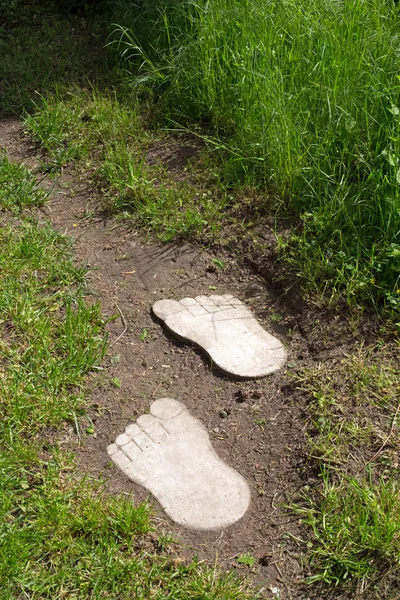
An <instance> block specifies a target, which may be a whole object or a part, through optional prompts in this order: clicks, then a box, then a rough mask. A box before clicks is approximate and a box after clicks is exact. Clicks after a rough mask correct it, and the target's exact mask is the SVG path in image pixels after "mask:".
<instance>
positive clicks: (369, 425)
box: [292, 343, 400, 598]
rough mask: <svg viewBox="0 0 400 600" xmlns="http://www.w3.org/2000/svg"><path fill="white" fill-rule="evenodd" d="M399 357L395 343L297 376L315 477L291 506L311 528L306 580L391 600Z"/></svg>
mask: <svg viewBox="0 0 400 600" xmlns="http://www.w3.org/2000/svg"><path fill="white" fill-rule="evenodd" d="M397 355H398V344H397V345H396V344H393V346H389V347H386V345H385V344H384V343H381V344H379V345H377V346H375V347H371V348H368V349H361V350H360V351H359V352H358V353H355V354H353V355H352V356H349V357H347V358H344V359H342V360H341V361H337V362H336V363H334V364H332V363H329V362H327V363H325V364H322V365H318V366H316V367H313V368H309V369H303V370H302V371H301V372H299V373H298V374H297V379H298V383H299V384H300V385H301V387H302V389H303V390H304V391H305V392H306V393H307V395H308V397H309V407H308V414H309V423H308V428H307V430H308V435H309V462H310V466H311V467H312V471H313V472H314V474H315V472H317V473H318V475H319V479H320V482H319V483H317V484H315V483H313V484H312V485H311V484H310V485H307V486H305V487H304V489H303V491H302V493H301V494H300V497H299V498H297V500H296V503H295V505H294V506H293V507H292V508H293V510H294V511H295V512H296V513H297V514H300V515H301V517H302V520H303V523H304V525H305V526H306V527H307V528H308V529H307V530H306V531H305V535H306V536H308V537H307V540H308V553H309V562H310V567H309V570H310V572H311V575H310V577H309V578H308V582H309V583H318V582H323V583H326V584H330V585H333V584H334V585H340V586H342V588H341V589H343V587H344V586H346V585H347V586H349V588H350V589H351V590H352V593H354V590H355V589H357V590H358V592H359V593H360V594H361V593H362V594H364V595H363V596H362V597H363V598H375V597H379V598H390V597H391V596H390V593H393V594H394V593H395V590H397V583H398V580H399V575H400V545H399V540H400V520H399V516H398V515H399V506H400V487H399V483H398V477H399V464H398V452H399V435H398V434H399V423H400V419H399V397H398V390H399V386H400V370H399V365H398V361H397ZM389 590H391V592H390V591H389ZM367 592H368V594H369V593H371V595H368V594H367Z"/></svg>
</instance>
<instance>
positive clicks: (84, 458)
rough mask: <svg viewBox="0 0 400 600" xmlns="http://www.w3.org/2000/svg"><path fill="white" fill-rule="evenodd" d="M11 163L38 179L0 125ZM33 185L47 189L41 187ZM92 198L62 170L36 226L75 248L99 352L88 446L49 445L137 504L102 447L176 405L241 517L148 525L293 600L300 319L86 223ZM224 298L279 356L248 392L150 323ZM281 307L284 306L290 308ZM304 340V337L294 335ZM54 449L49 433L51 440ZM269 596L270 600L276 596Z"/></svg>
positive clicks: (242, 278) (73, 441) (205, 258)
mask: <svg viewBox="0 0 400 600" xmlns="http://www.w3.org/2000/svg"><path fill="white" fill-rule="evenodd" d="M1 146H3V147H4V148H5V150H6V151H7V153H8V156H9V157H10V158H11V159H14V160H18V161H22V162H24V164H25V165H27V166H28V167H30V168H33V169H39V167H40V164H39V161H38V159H37V156H36V154H37V150H36V149H35V147H34V146H32V145H31V144H30V142H29V141H27V140H26V139H25V138H24V137H23V135H22V130H21V125H20V123H18V122H17V121H14V120H4V121H3V122H0V147H1ZM42 185H44V186H46V187H49V186H51V185H53V182H51V181H50V180H49V179H47V178H45V179H44V180H43V182H42ZM97 206H98V202H97V199H96V194H95V193H94V192H93V190H92V189H91V188H90V186H88V185H87V184H86V183H85V182H82V181H79V180H77V179H76V178H75V177H74V175H73V173H71V172H69V171H68V170H66V171H65V172H64V174H63V175H62V176H60V177H58V179H57V181H56V184H55V186H54V189H53V192H52V194H51V197H50V199H49V202H48V205H47V206H46V207H45V209H44V211H43V212H40V213H39V218H40V219H42V220H43V221H44V220H50V221H51V223H52V225H53V226H54V227H55V228H57V229H58V230H60V231H62V232H66V233H68V235H70V236H71V237H72V238H74V239H75V251H76V259H77V260H78V261H80V262H84V263H86V264H87V265H89V266H90V268H91V269H92V271H91V272H90V275H89V279H88V285H89V289H88V292H89V294H90V299H96V300H98V301H100V302H101V304H102V307H103V313H104V315H105V316H106V317H111V316H113V315H114V316H116V319H115V320H113V321H111V322H110V323H109V324H108V325H107V329H108V331H109V334H110V340H111V347H110V350H109V352H108V355H107V357H106V360H105V362H104V364H103V367H104V370H103V371H101V372H99V374H96V375H93V380H92V385H93V392H92V401H91V407H90V410H89V413H88V414H89V417H90V419H91V420H92V422H93V424H94V426H95V433H94V435H89V434H87V432H86V431H85V428H86V425H85V424H83V426H82V427H81V430H80V432H79V435H78V433H77V431H76V429H75V428H74V427H72V426H71V427H70V426H67V425H66V426H65V430H64V432H63V435H62V439H61V443H62V444H64V445H67V446H69V447H70V448H71V449H73V451H74V452H75V453H76V456H77V460H78V464H79V465H80V467H81V469H82V470H83V471H85V472H87V473H88V474H90V475H91V476H92V477H94V478H99V479H101V480H104V485H105V489H106V490H107V493H118V494H132V495H133V496H134V497H135V501H137V502H138V501H141V500H143V499H145V498H147V497H148V494H147V493H146V491H145V490H144V489H142V488H140V487H138V486H136V485H134V484H133V483H132V482H131V481H130V480H129V479H127V478H126V477H125V476H124V475H123V474H122V473H120V472H119V471H118V470H117V469H116V468H115V467H114V466H112V464H111V463H110V459H109V457H108V455H107V452H106V448H107V445H108V444H109V443H111V442H113V441H114V439H115V437H116V436H117V435H118V434H119V433H122V432H123V431H124V428H125V427H126V425H127V424H128V423H130V422H132V421H134V420H135V419H136V417H137V416H138V415H140V414H143V413H144V412H147V411H148V409H149V406H150V404H151V402H152V401H153V400H154V399H156V398H162V397H165V396H169V397H172V398H176V399H178V400H180V401H182V402H184V403H185V404H186V405H187V407H188V408H189V410H190V411H191V413H192V414H194V415H195V416H196V417H198V418H199V419H200V420H201V421H202V422H203V423H204V425H205V426H206V428H207V430H208V431H209V433H210V436H211V439H212V442H213V445H214V447H215V449H216V451H217V452H218V454H219V455H220V456H221V457H222V458H223V459H225V460H226V461H227V462H228V463H229V464H230V465H231V466H232V467H234V468H235V469H237V470H238V471H239V472H240V473H241V474H242V475H243V476H244V477H245V478H246V480H247V481H248V483H249V485H250V487H251V492H252V504H251V508H250V510H249V511H248V513H247V514H246V515H245V517H244V518H243V519H242V520H241V521H240V522H239V523H237V524H236V525H233V526H231V527H229V528H228V529H226V530H224V531H222V532H213V533H201V532H191V531H188V530H185V529H184V528H182V527H179V526H176V525H175V524H174V523H172V522H171V521H169V519H168V518H167V517H166V516H165V515H164V513H163V512H162V510H161V509H160V507H159V505H158V504H157V503H156V502H155V501H152V500H151V502H152V504H153V505H154V511H155V515H156V518H157V519H158V520H160V521H161V522H162V524H163V527H164V529H165V531H172V533H173V535H174V537H175V538H176V539H177V540H178V541H179V542H181V544H182V545H183V549H182V552H183V553H188V554H189V553H190V554H191V555H193V553H197V554H198V555H199V557H200V558H201V559H206V560H207V561H208V562H209V563H211V564H218V565H220V566H222V567H227V568H229V567H231V566H235V567H237V568H241V569H242V570H243V572H245V573H248V572H249V570H248V569H247V568H246V567H240V565H238V563H237V556H238V555H240V554H244V553H247V554H251V555H252V556H254V557H255V558H256V564H255V566H254V568H253V569H252V572H253V573H254V575H255V579H256V581H257V582H258V583H260V584H261V585H262V586H263V587H264V589H265V597H266V598H272V597H275V598H276V597H280V598H281V599H282V600H284V599H289V598H302V597H305V596H303V595H302V593H301V592H300V590H299V589H297V586H296V581H299V579H300V578H301V576H304V573H302V568H301V556H300V555H299V554H298V550H297V545H296V543H295V541H294V540H293V538H292V537H291V536H290V535H288V534H293V535H295V536H298V535H301V534H300V533H299V531H298V523H297V520H296V518H294V517H293V516H291V515H289V514H288V513H287V512H286V511H285V509H284V508H283V506H282V505H283V504H284V503H285V502H290V500H291V497H292V495H293V493H294V492H295V491H296V490H297V489H298V488H299V487H300V486H301V485H302V480H301V463H302V461H303V460H304V448H305V443H304V442H305V440H304V431H303V428H304V421H303V419H302V407H303V405H302V403H303V402H304V399H302V396H301V395H300V394H299V393H298V392H297V391H296V389H295V386H294V385H293V380H292V378H291V376H290V371H291V369H292V368H295V367H296V365H298V364H300V363H304V361H307V360H312V359H313V360H315V358H317V357H318V356H319V357H320V356H321V354H320V352H323V351H326V344H325V346H324V345H323V344H322V346H321V345H320V347H319V352H318V355H317V354H316V355H315V356H314V357H313V358H312V357H311V356H310V342H307V341H306V339H305V338H304V335H301V334H300V332H299V329H300V328H299V326H298V323H299V318H300V315H299V314H296V312H294V310H293V308H292V310H291V311H290V310H289V308H288V305H287V304H285V301H284V300H283V299H279V296H278V295H277V292H276V290H275V289H273V288H272V287H271V288H270V289H268V287H266V284H265V282H263V281H262V280H261V279H259V278H258V277H257V276H255V275H254V274H252V273H251V272H250V271H249V270H247V269H246V268H244V267H243V266H241V265H239V264H238V262H237V261H236V260H234V259H232V258H229V257H226V256H224V257H222V258H223V261H224V263H225V265H226V268H225V270H224V271H223V272H222V273H220V272H218V271H217V270H216V269H215V267H214V266H213V263H212V258H213V255H212V254H210V253H209V252H207V251H205V250H202V249H200V248H197V247H194V246H191V245H189V244H186V245H182V246H174V245H168V246H166V245H164V246H160V245H157V244H150V243H146V241H145V240H144V239H143V237H141V235H140V234H139V233H138V232H137V231H135V230H130V229H129V228H128V227H126V226H122V225H118V224H117V223H116V222H113V221H104V219H103V218H102V216H101V215H100V214H99V213H98V212H97ZM210 293H216V294H223V293H232V294H234V295H236V296H237V297H239V298H240V299H242V300H245V301H246V302H247V303H248V306H249V307H251V308H252V309H253V310H254V313H255V315H256V316H257V318H258V319H259V320H260V321H261V323H263V324H264V326H265V327H266V329H267V330H269V331H271V333H275V334H276V335H277V336H278V337H279V338H280V339H281V340H282V341H283V342H284V344H285V346H286V348H287V351H288V355H289V358H288V366H287V367H286V368H284V369H283V371H281V372H280V373H278V374H275V375H272V376H269V377H267V378H265V379H263V380H259V381H247V382H243V381H232V380H229V379H228V378H226V377H223V376H221V375H219V374H218V372H214V371H212V370H211V368H210V365H209V362H208V361H207V359H206V358H204V357H203V355H202V354H201V353H200V352H198V351H197V350H196V349H193V348H191V347H189V346H186V345H183V344H181V343H179V342H177V341H176V340H175V339H173V338H170V337H169V336H168V335H166V333H165V332H164V331H163V329H162V328H161V326H160V325H159V324H158V323H157V322H155V321H154V320H153V318H152V316H151V312H150V309H151V306H152V304H153V303H154V302H155V301H156V300H159V299H161V298H176V299H179V298H182V297H184V296H187V295H189V296H190V295H198V294H210ZM291 304H292V305H293V302H292V303H291ZM303 334H304V329H303ZM57 436H58V439H59V434H57ZM277 590H278V591H279V596H278V595H277V594H278V591H277Z"/></svg>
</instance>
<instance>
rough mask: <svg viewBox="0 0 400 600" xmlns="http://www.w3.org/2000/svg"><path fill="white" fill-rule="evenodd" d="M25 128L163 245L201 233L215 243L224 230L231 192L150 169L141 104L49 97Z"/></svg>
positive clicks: (51, 161)
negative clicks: (208, 188) (210, 189)
mask: <svg viewBox="0 0 400 600" xmlns="http://www.w3.org/2000/svg"><path fill="white" fill-rule="evenodd" d="M25 125H26V128H27V131H28V132H29V133H30V135H31V136H32V137H33V138H34V139H35V140H37V141H38V142H39V143H40V144H41V146H42V147H44V148H45V149H46V151H47V153H48V156H47V160H46V164H47V168H49V169H52V170H56V171H57V170H59V169H62V168H63V167H65V166H66V165H68V164H74V165H75V166H76V167H77V168H84V169H86V170H89V171H91V172H92V174H93V175H94V177H95V179H96V181H97V184H98V186H99V187H100V189H101V190H102V191H103V194H104V204H103V207H104V208H105V209H106V210H108V211H111V212H112V213H116V214H122V215H124V216H125V217H126V218H129V219H131V220H132V219H135V220H136V221H137V222H139V223H140V225H141V226H142V227H143V228H144V229H146V230H148V231H151V232H152V233H156V234H157V235H158V236H159V238H160V239H162V240H163V241H169V240H172V239H176V238H187V237H190V236H191V235H193V234H197V235H198V236H200V235H202V236H205V235H208V237H209V238H213V237H214V236H215V235H216V234H217V233H218V231H219V230H220V228H221V224H222V223H221V221H222V219H221V213H223V211H224V209H225V207H226V206H227V204H228V202H229V199H228V196H227V194H226V193H224V192H223V191H221V190H218V191H217V190H216V191H215V193H212V194H209V193H206V192H205V191H204V187H203V185H204V184H203V185H198V186H195V185H193V184H191V183H189V182H187V181H184V180H174V178H173V177H172V176H171V175H169V174H168V173H167V172H166V171H165V169H164V168H163V167H162V166H160V165H150V164H148V163H147V162H146V159H145V153H146V149H147V148H148V147H149V145H151V142H152V141H153V138H152V135H151V133H150V132H146V131H145V130H143V122H142V119H141V118H140V114H139V106H138V105H137V104H136V103H135V102H134V101H132V100H129V101H127V100H126V98H123V97H122V98H118V97H116V96H115V95H113V94H107V93H105V92H95V91H92V92H91V93H87V92H82V91H78V90H77V91H76V93H71V94H70V95H69V97H68V99H63V98H60V97H58V96H57V95H56V96H54V97H52V98H50V99H45V98H43V99H42V101H41V104H40V109H39V110H38V111H37V112H36V113H34V114H32V115H30V116H28V117H27V119H26V121H25Z"/></svg>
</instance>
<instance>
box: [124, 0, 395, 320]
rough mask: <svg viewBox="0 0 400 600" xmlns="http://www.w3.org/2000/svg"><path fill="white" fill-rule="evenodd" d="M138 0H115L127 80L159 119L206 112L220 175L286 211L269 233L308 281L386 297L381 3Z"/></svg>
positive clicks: (390, 286)
mask: <svg viewBox="0 0 400 600" xmlns="http://www.w3.org/2000/svg"><path fill="white" fill-rule="evenodd" d="M150 4H151V5H150ZM150 4H149V3H143V4H142V5H141V6H140V7H137V3H132V2H129V1H127V0H119V1H118V2H116V3H115V5H116V13H115V21H116V22H117V23H118V24H119V26H118V27H116V28H114V34H113V39H114V40H115V43H116V44H117V45H118V46H119V49H120V53H121V56H122V58H123V59H124V60H126V61H128V63H129V64H130V65H131V70H132V72H133V77H132V81H133V82H135V83H136V84H137V85H141V86H145V87H147V88H150V89H152V90H153V93H154V94H155V95H156V98H157V100H158V101H159V102H162V103H163V104H162V105H163V108H164V110H165V111H166V115H167V118H169V119H170V120H173V121H174V122H179V123H181V124H187V123H188V121H189V122H190V121H191V120H193V119H196V120H202V121H204V120H206V121H208V122H210V123H211V124H212V125H213V127H214V130H215V131H216V133H217V134H218V135H219V136H222V137H223V138H224V139H225V140H226V141H225V144H224V145H225V147H227V148H229V153H228V157H227V160H226V163H225V164H226V172H227V176H228V177H229V179H230V180H231V181H240V180H243V177H250V178H252V179H253V180H255V181H257V182H258V183H259V184H260V185H263V186H266V187H267V189H268V190H269V191H270V196H274V197H275V198H279V200H280V202H282V203H283V204H284V206H285V207H286V209H288V210H289V211H293V212H294V213H296V214H298V215H300V217H301V227H300V228H299V231H298V233H297V234H296V235H293V236H292V238H291V240H290V243H289V244H284V245H283V246H282V247H283V249H284V250H285V253H286V256H289V257H290V260H291V262H292V264H294V265H295V267H296V268H297V270H298V272H299V274H300V275H301V276H302V277H303V278H304V280H305V281H306V285H307V286H308V288H311V289H319V290H321V289H323V290H325V291H326V292H327V293H328V295H332V296H333V297H335V296H337V294H339V293H343V292H344V293H345V295H346V298H347V301H348V302H349V303H359V304H362V303H363V302H365V301H366V300H367V299H368V300H369V301H372V302H373V303H375V304H376V303H378V302H380V301H382V300H383V301H384V302H385V303H386V304H387V305H388V306H390V307H392V308H393V309H394V310H395V311H397V310H399V309H400V283H399V273H400V262H399V261H400V234H399V230H400V216H399V214H400V213H399V211H400V200H399V189H400V187H399V182H400V146H399V140H400V135H399V133H400V132H399V126H400V85H399V83H400V82H399V77H400V76H399V73H400V55H399V53H398V45H399V16H398V14H397V8H396V6H395V4H394V3H393V2H392V1H391V0H387V1H383V0H350V1H349V2H340V1H336V0H323V1H320V0H318V1H317V0H302V1H301V2H297V1H295V0H283V1H279V2H278V1H275V0H270V1H268V2H265V1H264V0H251V1H250V0H238V1H236V2H231V1H228V0H213V2H205V1H201V0H200V1H198V2H191V1H184V2H178V3H172V2H168V1H167V2H159V3H157V2H156V3H150ZM144 23H146V26H144ZM132 65H133V66H132ZM135 69H136V70H135Z"/></svg>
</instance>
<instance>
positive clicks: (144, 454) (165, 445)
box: [107, 398, 251, 530]
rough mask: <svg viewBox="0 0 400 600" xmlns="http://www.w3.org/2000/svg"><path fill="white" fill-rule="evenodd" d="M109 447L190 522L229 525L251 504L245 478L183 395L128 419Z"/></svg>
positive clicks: (175, 515) (170, 510)
mask: <svg viewBox="0 0 400 600" xmlns="http://www.w3.org/2000/svg"><path fill="white" fill-rule="evenodd" d="M107 451H108V454H109V456H110V458H111V459H112V461H113V462H114V463H115V464H116V465H117V466H118V467H119V468H120V469H121V470H122V471H123V472H124V473H125V475H127V476H128V477H129V478H130V479H131V480H132V481H134V482H135V483H137V484H139V485H141V486H143V487H145V488H146V489H148V490H149V491H150V492H151V493H152V494H153V495H154V496H155V497H156V498H157V500H158V501H159V502H160V504H161V506H162V507H163V508H164V510H165V512H166V513H167V515H168V516H169V517H170V518H171V519H172V520H173V521H175V522H176V523H179V524H180V525H183V526H184V527H188V528H190V529H203V530H211V529H221V528H224V527H228V526H229V525H232V524H233V523H235V522H236V521H238V520H239V519H240V518H241V517H242V516H243V515H244V514H245V512H246V511H247V509H248V507H249V505H250V499H251V496H250V489H249V486H248V484H247V482H246V481H245V479H244V478H243V477H242V476H241V475H240V473H238V472H237V471H235V470H234V469H232V468H231V467H230V466H229V465H227V464H226V463H225V462H224V461H223V460H222V459H221V458H220V457H219V456H218V455H217V453H216V452H215V450H214V449H213V447H212V445H211V441H210V437H209V435H208V432H207V430H206V429H205V427H204V426H203V425H202V423H201V422H200V421H199V420H198V419H196V418H195V417H193V415H191V414H190V413H189V411H188V410H187V408H186V406H185V405H184V404H183V403H182V402H179V401H178V400H174V399H172V398H162V399H160V400H155V401H154V402H153V403H152V404H151V406H150V414H147V415H142V416H141V417H139V418H138V419H137V421H136V423H133V424H131V425H128V427H127V428H126V430H125V432H124V433H123V434H121V435H119V436H118V437H117V439H116V440H115V443H114V444H110V445H109V446H108V448H107Z"/></svg>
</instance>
